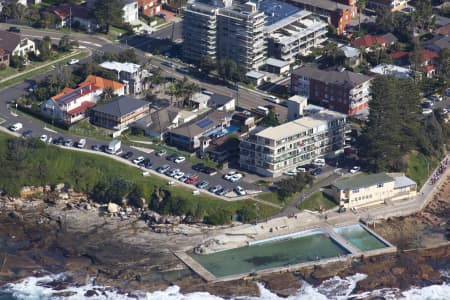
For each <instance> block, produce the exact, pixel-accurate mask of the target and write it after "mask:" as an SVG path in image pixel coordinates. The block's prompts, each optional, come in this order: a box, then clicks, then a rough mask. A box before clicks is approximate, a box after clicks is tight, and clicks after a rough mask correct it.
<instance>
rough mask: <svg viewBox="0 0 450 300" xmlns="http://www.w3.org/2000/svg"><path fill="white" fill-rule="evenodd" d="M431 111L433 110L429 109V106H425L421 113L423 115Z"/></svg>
mask: <svg viewBox="0 0 450 300" xmlns="http://www.w3.org/2000/svg"><path fill="white" fill-rule="evenodd" d="M432 113H433V110H432V109H430V108H425V109H423V110H422V114H423V115H429V114H432Z"/></svg>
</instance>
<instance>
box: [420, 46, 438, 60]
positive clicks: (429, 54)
mask: <svg viewBox="0 0 450 300" xmlns="http://www.w3.org/2000/svg"><path fill="white" fill-rule="evenodd" d="M438 57H439V54H437V53H436V52H433V51H430V50H426V49H423V50H422V59H423V60H424V61H429V60H432V59H435V58H438Z"/></svg>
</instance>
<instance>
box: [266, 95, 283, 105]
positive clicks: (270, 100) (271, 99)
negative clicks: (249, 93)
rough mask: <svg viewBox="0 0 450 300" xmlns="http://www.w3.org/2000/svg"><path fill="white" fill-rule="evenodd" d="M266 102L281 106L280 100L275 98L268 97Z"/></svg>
mask: <svg viewBox="0 0 450 300" xmlns="http://www.w3.org/2000/svg"><path fill="white" fill-rule="evenodd" d="M264 99H265V100H267V101H269V102H272V103H276V104H279V103H280V99H278V98H277V97H275V96H267V97H266V98H264Z"/></svg>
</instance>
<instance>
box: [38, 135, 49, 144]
mask: <svg viewBox="0 0 450 300" xmlns="http://www.w3.org/2000/svg"><path fill="white" fill-rule="evenodd" d="M39 139H40V140H41V141H42V142H44V143H45V142H46V141H47V139H48V136H47V135H46V134H43V135H41V136H40V137H39Z"/></svg>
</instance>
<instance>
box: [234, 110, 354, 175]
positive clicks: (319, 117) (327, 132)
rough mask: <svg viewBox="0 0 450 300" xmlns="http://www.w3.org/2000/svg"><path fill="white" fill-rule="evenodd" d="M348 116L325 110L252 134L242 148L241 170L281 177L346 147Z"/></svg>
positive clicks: (240, 151)
mask: <svg viewBox="0 0 450 300" xmlns="http://www.w3.org/2000/svg"><path fill="white" fill-rule="evenodd" d="M345 123H346V116H345V115H344V114H341V113H338V112H334V111H330V110H327V109H322V110H320V111H318V112H317V111H315V112H311V113H310V114H309V115H306V116H304V117H302V118H300V119H297V120H294V121H291V122H288V123H284V124H282V125H280V126H276V127H269V128H266V129H264V130H261V131H259V132H256V133H253V134H251V135H250V136H249V137H248V138H247V139H246V140H242V141H241V143H240V145H239V154H240V156H239V164H240V166H241V168H243V169H246V170H248V171H250V172H255V173H257V174H260V175H262V176H269V177H277V176H280V175H282V174H283V172H285V171H289V170H292V169H295V167H297V166H301V165H304V164H308V163H310V162H312V161H313V160H314V159H316V158H319V157H321V158H322V157H329V156H333V155H335V154H337V153H339V152H340V151H342V149H343V147H344V143H345V142H344V141H345Z"/></svg>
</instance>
